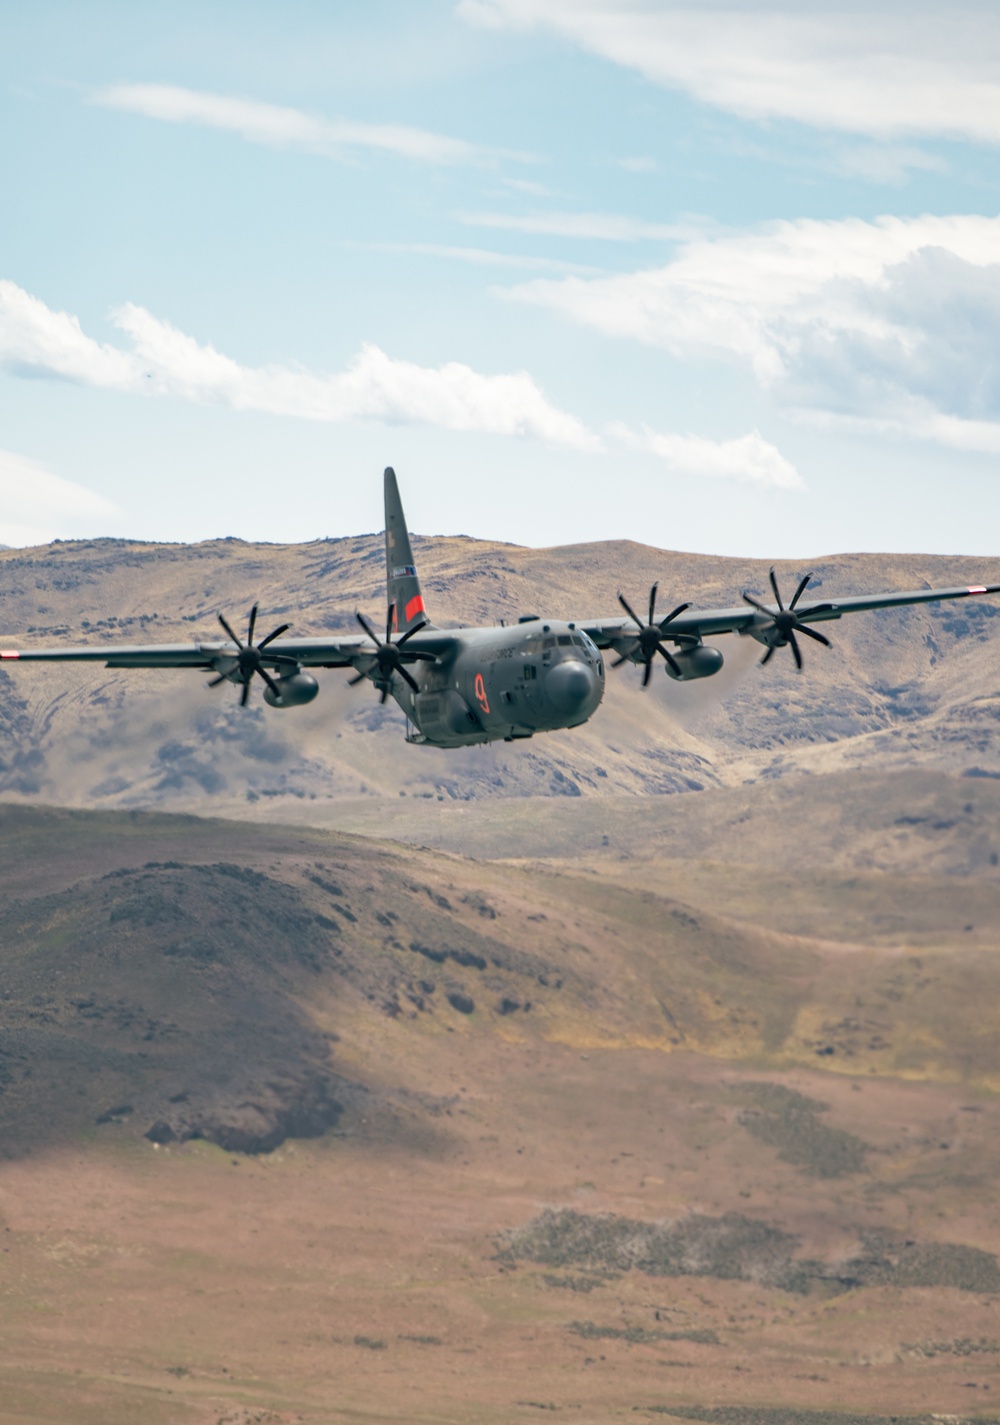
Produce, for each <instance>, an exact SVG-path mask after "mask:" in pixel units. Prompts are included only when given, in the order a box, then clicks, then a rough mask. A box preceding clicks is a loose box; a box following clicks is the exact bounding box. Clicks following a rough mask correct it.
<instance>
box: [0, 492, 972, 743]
mask: <svg viewBox="0 0 1000 1425" xmlns="http://www.w3.org/2000/svg"><path fill="white" fill-rule="evenodd" d="M385 556H386V591H387V598H388V605H389V611H388V618H387V621H386V628H385V637H384V638H382V637H381V636H380V635H379V634H377V633H376V632H375V630H374V629H373V628H372V626H371V624H370V623H369V622H368V620H367V619H366V618H365V617H364V615H363V614H361V613H358V614H357V620H358V623H359V624H360V625H361V627H362V628H363V629H364V633H363V634H354V635H351V636H348V637H334V638H282V636H281V635H282V634H284V633H286V632H287V631H288V629H289V627H290V625H289V624H282V625H281V626H280V628H276V629H275V630H274V631H273V632H272V633H270V634H268V636H267V637H266V638H263V639H261V641H260V642H259V643H257V644H255V643H254V641H253V639H254V631H255V628H256V622H257V606H256V604H255V605H254V607H253V609H252V610H251V612H250V625H249V630H248V633H247V637H246V641H245V642H244V641H242V640H241V639H239V638H238V637H237V636H236V634H235V633H234V632H233V630H232V629H231V628H230V626H229V624H228V623H227V622H226V620H225V618H224V617H223V616H222V615H221V614H220V615H219V622H220V624H221V625H222V627H223V629H224V630H225V632H226V635H227V640H226V641H225V642H214V643H211V642H202V643H161V644H146V645H140V646H138V647H127V646H120V647H116V646H114V645H105V646H101V647H97V646H95V647H89V648H38V649H18V650H15V649H0V659H3V660H5V661H13V660H18V661H20V662H28V661H39V662H41V661H44V662H93V663H103V664H104V665H105V666H106V667H108V668H197V669H200V670H201V671H203V672H209V673H212V674H214V676H213V678H212V680H211V682H210V683H209V687H215V686H216V685H218V684H220V683H226V682H229V683H234V684H236V685H237V686H238V687H240V689H241V692H240V704H241V706H245V705H246V703H247V700H248V698H249V696H250V688H251V684H252V682H253V679H254V677H260V678H261V679H262V681H263V682H264V684H265V688H264V700H265V702H267V703H269V704H270V706H271V707H275V708H288V707H297V706H300V705H301V704H303V703H309V702H312V700H313V698H314V697H315V696H316V694H317V693H318V691H319V684H318V683H317V681H316V679H315V677H314V676H313V674H312V673H311V672H309V671H308V670H309V669H311V668H353V669H354V670H355V676H354V677H353V678H351V679H350V682H351V684H357V683H361V682H363V681H364V680H365V679H368V680H369V681H370V682H372V683H373V684H374V685H375V687H376V688H377V689H378V690H379V693H380V695H381V698H380V700H381V702H383V703H384V702H385V701H386V699H387V698H389V697H392V698H394V699H395V701H396V702H397V703H398V704H399V706H400V707H401V708H402V710H403V712H404V713H405V714H406V717H407V719H408V720H409V724H410V730H408V732H407V740H408V741H410V742H416V743H425V744H429V745H432V746H434V747H465V746H468V745H470V744H473V743H482V742H494V741H498V740H500V739H501V738H502V739H503V740H504V741H507V742H512V741H516V740H518V739H520V738H527V737H533V736H534V735H535V733H536V732H552V731H554V730H555V729H557V728H564V727H578V726H579V725H580V724H581V723H584V722H586V721H587V720H588V719H589V718H591V717H592V716H593V714H594V713H595V712H596V711H597V709H598V707H599V706H600V702H601V698H602V696H603V694H604V676H605V674H604V660H603V658H602V656H601V654H602V650H604V649H611V650H613V651H614V653H615V654H616V657H615V659H614V661H613V663H612V664H611V666H612V667H613V668H614V667H618V666H619V665H620V664H622V663H635V664H638V665H640V666H641V667H642V669H643V674H642V686H643V687H644V688H645V687H647V686H648V684H649V680H650V677H651V676H652V672H653V668H654V666H655V663H656V659H657V658H658V657H659V658H662V659H663V661H664V664H665V666H666V671H667V673H668V674H669V676H670V677H671V678H676V679H679V680H681V681H688V680H691V679H694V678H709V677H711V676H712V675H713V674H715V673H718V671H719V669H720V668H721V667H722V663H723V656H722V653H721V652H720V651H719V650H718V649H717V648H714V647H712V646H711V645H709V644H707V643H706V642H705V639H706V638H715V637H717V636H718V635H721V634H726V633H736V634H740V635H743V636H746V637H750V638H753V639H756V641H757V642H758V643H760V644H762V645H763V646H764V649H765V653H764V656H763V658H762V659H761V662H762V663H767V662H768V661H769V659H770V658H771V657H772V656H773V655H774V652H775V650H776V649H779V648H785V647H787V648H789V649H790V650H791V653H792V657H793V658H794V660H795V664H796V667H797V668H799V669H801V668H802V652H801V649H800V646H799V641H798V640H799V636H800V635H801V636H805V637H807V638H809V639H811V640H814V641H815V642H817V643H822V644H825V645H826V646H827V647H829V640H828V639H827V638H826V637H825V636H824V635H823V634H822V633H819V632H818V631H817V630H816V629H815V628H813V627H812V625H813V624H817V623H826V622H829V621H830V620H832V619H839V618H840V617H841V616H842V615H843V614H848V613H861V612H863V611H865V610H867V609H884V608H895V607H897V606H898V605H900V604H928V603H935V602H937V601H938V600H942V599H963V598H968V597H969V596H970V595H973V594H995V593H1000V584H978V585H968V586H965V587H959V588H953V589H921V590H917V591H914V592H912V593H901V594H863V595H861V596H860V597H848V598H842V599H824V600H822V601H821V602H817V601H813V600H808V599H807V600H803V599H802V595H803V593H804V592H805V590H806V588H807V586H808V584H809V579H810V577H811V576H810V575H808V574H807V575H805V577H804V578H802V579H801V580H800V582H799V585H798V588H797V589H796V590H795V593H794V594H793V595H792V598H791V599H790V600H789V602H788V604H787V605H786V604H785V603H784V602H783V600H782V597H781V593H780V591H779V588H778V583H777V580H776V579H775V577H774V570H773V569H772V571H771V575H770V579H771V587H772V590H773V592H774V598H775V603H774V604H766V603H763V602H761V601H760V600H759V599H757V598H755V597H753V596H752V595H751V594H744V595H743V600H744V602H743V605H742V606H737V607H736V608H732V609H702V610H695V611H693V612H692V611H691V606H690V604H686V603H684V604H678V605H677V607H676V608H674V609H672V610H671V611H670V613H668V614H667V615H666V616H665V617H664V618H661V619H659V620H658V619H657V618H656V594H657V585H656V584H654V585H653V587H652V589H651V590H650V596H649V614H648V618H647V619H646V620H643V619H642V618H640V617H639V615H638V614H637V613H635V611H634V610H633V609H632V607H631V605H630V604H629V603H628V601H627V600H626V599H625V597H624V596H623V595H622V594H619V595H618V601H619V603H620V604H621V606H622V609H623V610H624V613H625V615H626V617H622V616H621V615H620V614H619V615H616V616H614V617H612V618H599V619H587V618H583V619H577V620H574V621H573V622H572V623H567V622H562V621H560V620H558V619H547V620H546V619H544V618H541V617H539V616H537V615H534V614H529V615H524V616H522V617H521V618H520V619H519V621H518V622H517V623H516V624H513V625H511V626H509V627H508V626H505V625H503V624H500V625H499V626H496V627H492V628H455V629H442V628H436V627H435V626H434V624H433V623H432V622H431V621H430V618H429V616H428V612H427V608H426V606H425V604H424V599H423V595H422V594H421V592H420V583H419V580H418V578H417V571H416V567H415V565H414V562H413V551H412V549H411V548H410V536H409V534H408V533H407V529H406V520H405V518H404V516H403V506H402V503H401V501H400V498H399V489H398V487H397V485H396V476H395V473H394V471H393V470H392V469H391V468H390V469H387V470H386V472H385Z"/></svg>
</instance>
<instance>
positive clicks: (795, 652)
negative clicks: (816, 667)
mask: <svg viewBox="0 0 1000 1425" xmlns="http://www.w3.org/2000/svg"><path fill="white" fill-rule="evenodd" d="M788 642H789V643H790V644H791V645H792V657H793V658H794V659H795V666H796V668H797V669H798V670H799V672H800V673H801V672H802V653H801V650H800V649H799V644H798V640H797V639H796V637H795V634H794V633H793V632H792V630H791V629H789V630H788Z"/></svg>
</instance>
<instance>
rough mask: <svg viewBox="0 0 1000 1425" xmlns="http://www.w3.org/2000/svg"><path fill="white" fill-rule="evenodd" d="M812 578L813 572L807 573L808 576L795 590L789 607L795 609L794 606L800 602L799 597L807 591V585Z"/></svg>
mask: <svg viewBox="0 0 1000 1425" xmlns="http://www.w3.org/2000/svg"><path fill="white" fill-rule="evenodd" d="M811 578H812V575H811V574H806V576H805V577H804V578H803V579H802V580H801V582H800V583H799V587H798V588H797V589H796V590H795V593H794V594H793V595H792V602H791V603H790V604H789V605H788V607H789V608H790V609H794V607H795V605H796V604H797V603H798V601H799V599H801V597H802V595H803V594H804V593H805V591H806V586H807V585H808V583H809V580H810V579H811Z"/></svg>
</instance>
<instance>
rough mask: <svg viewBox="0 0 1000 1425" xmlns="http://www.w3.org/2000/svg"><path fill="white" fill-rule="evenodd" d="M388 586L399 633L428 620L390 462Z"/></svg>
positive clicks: (387, 486) (387, 482)
mask: <svg viewBox="0 0 1000 1425" xmlns="http://www.w3.org/2000/svg"><path fill="white" fill-rule="evenodd" d="M385 587H386V594H387V596H388V601H389V604H390V606H391V607H392V608H393V611H394V612H393V627H394V628H395V629H396V630H397V631H398V632H399V633H409V632H410V630H411V629H412V628H419V627H420V625H421V624H425V623H428V622H429V619H428V617H427V609H426V607H425V606H424V596H423V594H421V592H420V580H419V579H418V578H417V571H416V568H415V566H414V563H413V550H412V549H411V548H410V536H409V534H408V533H407V531H406V516H405V515H404V514H403V502H402V500H400V498H399V487H398V486H397V484H396V472H395V470H393V468H392V466H391V465H390V466H388V467H387V468H386V472H385Z"/></svg>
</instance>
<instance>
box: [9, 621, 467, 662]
mask: <svg viewBox="0 0 1000 1425" xmlns="http://www.w3.org/2000/svg"><path fill="white" fill-rule="evenodd" d="M452 641H453V638H452V636H451V635H448V634H446V633H442V632H441V631H440V630H434V631H433V632H428V633H426V634H421V635H419V636H417V637H414V638H413V639H411V640H410V643H411V645H412V646H413V647H414V648H419V649H420V650H422V651H426V652H428V653H433V654H435V655H437V654H438V653H440V652H442V651H444V649H445V647H448V646H450V645H451V643H452ZM239 652H240V650H239V647H238V646H237V645H236V644H235V643H234V642H230V641H227V640H221V641H215V640H211V641H206V642H204V643H146V644H135V645H129V644H120V643H119V644H115V643H105V644H93V645H88V646H85V647H82V648H16V649H15V648H0V659H12V660H13V659H16V660H17V661H18V662H21V663H31V662H46V663H103V664H104V666H105V667H106V668H201V669H203V670H212V669H214V670H215V671H217V672H218V671H223V670H225V669H228V668H229V667H231V666H232V665H233V664H234V663H235V662H236V661H237V659H238V657H239ZM259 653H260V661H261V662H262V663H263V664H264V665H265V667H268V668H274V669H280V668H281V667H282V665H284V666H285V667H287V666H288V665H289V663H290V662H294V663H297V664H298V665H299V667H300V668H350V667H355V666H356V665H357V663H358V662H359V661H361V662H363V661H364V660H365V659H366V658H371V657H374V655H375V653H376V648H375V645H374V644H373V642H372V640H371V639H369V638H366V637H365V635H364V634H348V635H346V636H344V637H340V638H277V639H274V640H271V641H269V642H268V644H267V647H265V648H261V649H260V650H259Z"/></svg>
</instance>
